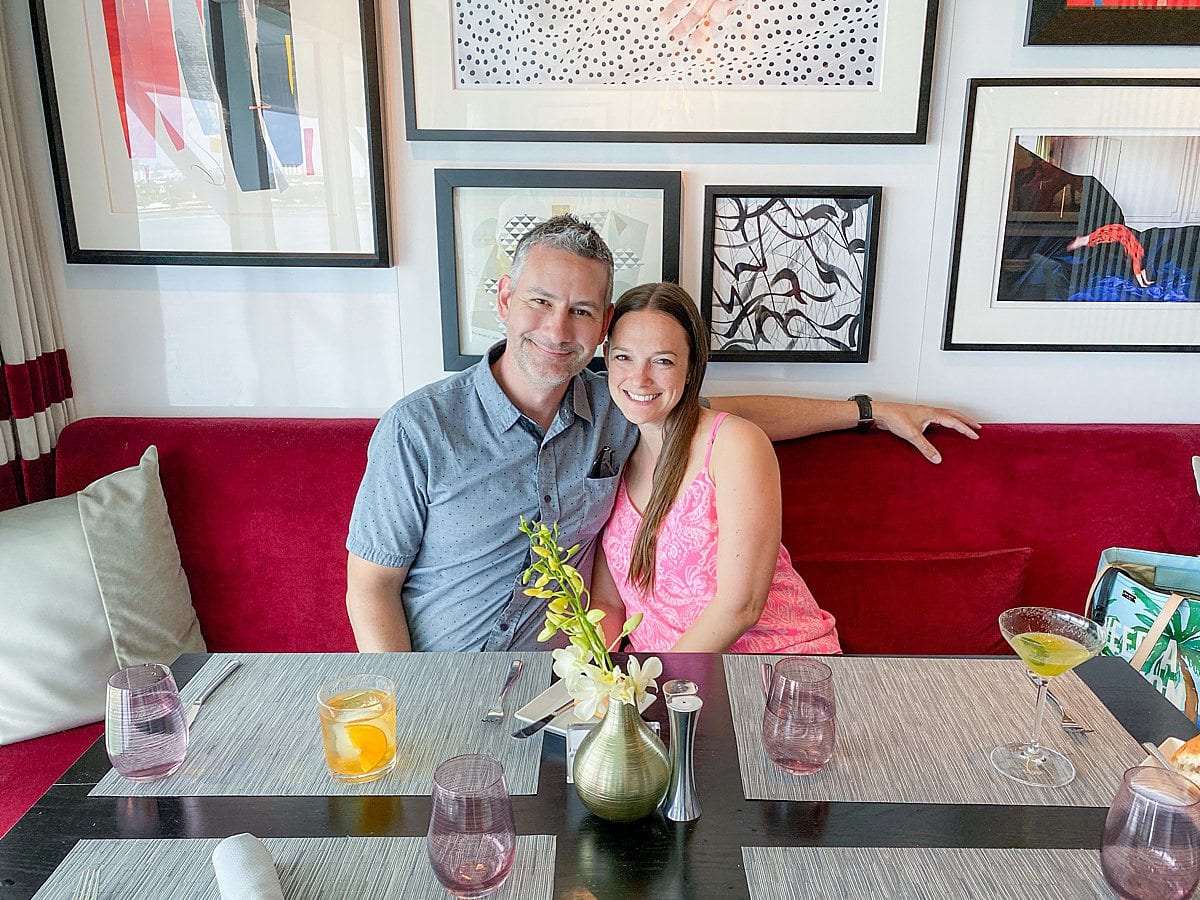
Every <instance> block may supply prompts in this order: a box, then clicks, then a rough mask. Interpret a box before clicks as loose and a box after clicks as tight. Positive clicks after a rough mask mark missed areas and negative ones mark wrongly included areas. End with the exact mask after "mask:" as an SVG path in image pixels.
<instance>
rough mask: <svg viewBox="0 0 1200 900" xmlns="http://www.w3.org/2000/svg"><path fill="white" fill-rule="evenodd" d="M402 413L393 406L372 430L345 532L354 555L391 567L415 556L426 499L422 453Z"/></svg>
mask: <svg viewBox="0 0 1200 900" xmlns="http://www.w3.org/2000/svg"><path fill="white" fill-rule="evenodd" d="M401 419H402V415H401V413H400V412H399V411H398V410H397V408H396V407H392V408H391V409H389V410H388V411H387V412H386V413H384V415H383V417H382V418H381V419H380V420H379V424H378V425H377V426H376V427H375V433H374V434H372V435H371V443H370V445H369V446H368V447H367V470H366V472H365V473H363V480H362V484H360V485H359V487H358V495H357V496H356V497H355V499H354V512H353V513H352V514H351V516H350V534H349V536H348V537H347V538H346V549H347V550H349V551H350V552H351V553H353V554H354V555H355V556H358V557H361V558H362V559H365V560H367V561H368V562H373V563H376V564H377V565H381V566H388V567H390V568H393V569H406V568H408V567H410V566H411V565H412V562H413V560H414V559H416V556H417V552H418V551H419V550H420V549H421V539H422V538H423V537H424V534H425V514H426V510H427V508H428V504H429V491H428V485H429V464H428V459H427V454H425V453H423V452H421V449H420V448H419V447H415V446H413V443H412V441H411V440H410V439H409V436H408V435H407V434H406V433H405V429H404V427H403V425H402V423H401Z"/></svg>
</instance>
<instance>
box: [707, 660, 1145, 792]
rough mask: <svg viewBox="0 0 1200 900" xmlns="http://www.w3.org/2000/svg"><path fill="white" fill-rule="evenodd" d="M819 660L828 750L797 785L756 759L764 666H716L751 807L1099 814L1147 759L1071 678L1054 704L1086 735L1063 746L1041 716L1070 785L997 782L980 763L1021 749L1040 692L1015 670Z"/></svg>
mask: <svg viewBox="0 0 1200 900" xmlns="http://www.w3.org/2000/svg"><path fill="white" fill-rule="evenodd" d="M775 659H778V657H776V658H775ZM823 659H824V661H825V662H827V663H828V664H829V666H830V668H832V669H833V681H834V689H835V692H836V697H837V746H836V748H835V749H834V752H833V759H831V760H830V761H829V762H828V763H827V764H826V765H825V767H824V768H823V769H821V771H819V772H816V773H814V774H812V775H804V776H797V775H792V774H788V773H784V772H781V771H780V770H779V769H777V768H776V767H775V765H774V764H773V763H772V762H771V761H770V759H768V758H767V755H766V752H765V751H764V749H763V742H762V716H763V707H764V706H765V703H764V700H763V694H762V683H761V680H760V676H759V666H760V663H761V662H763V661H770V660H771V657H764V656H740V655H736V654H729V655H727V656H726V657H725V677H726V680H727V681H728V684H729V700H730V705H731V706H732V712H733V723H734V732H735V734H736V736H737V747H738V761H739V764H740V767H741V772H742V787H743V789H744V791H745V794H746V797H747V798H748V799H750V800H833V801H841V800H844V801H851V802H855V801H857V802H866V803H871V802H878V803H995V804H1015V805H1034V806H1108V805H1109V804H1110V803H1111V802H1112V798H1113V796H1114V795H1115V794H1116V792H1117V787H1118V786H1119V785H1120V783H1121V776H1122V774H1123V773H1124V772H1125V770H1126V769H1128V768H1129V767H1130V766H1134V765H1137V764H1138V763H1139V762H1140V761H1141V760H1142V759H1143V758H1144V756H1145V752H1144V751H1143V750H1142V748H1141V747H1140V746H1138V744H1137V742H1136V741H1134V739H1133V738H1132V737H1131V736H1130V735H1129V733H1128V732H1126V731H1125V729H1124V728H1122V727H1121V724H1120V723H1119V722H1117V720H1116V719H1115V718H1113V715H1112V713H1110V712H1109V711H1108V709H1107V708H1106V707H1105V706H1104V704H1103V703H1101V702H1100V700H1099V699H1098V698H1097V697H1096V695H1095V694H1093V693H1092V692H1091V691H1090V690H1089V689H1088V687H1087V685H1085V684H1084V683H1083V682H1082V681H1081V680H1080V679H1079V676H1077V675H1075V674H1074V673H1073V672H1068V673H1066V674H1064V675H1060V676H1059V677H1058V678H1056V679H1054V681H1053V682H1052V685H1051V686H1052V688H1053V690H1054V693H1055V694H1056V695H1057V696H1058V697H1059V698H1060V699H1061V700H1062V701H1063V702H1064V703H1065V704H1066V705H1067V708H1068V709H1069V710H1070V711H1071V714H1072V715H1073V716H1074V717H1075V718H1076V719H1079V720H1080V721H1082V722H1086V723H1087V724H1088V725H1089V726H1091V727H1092V728H1094V729H1095V732H1094V733H1093V734H1088V735H1077V736H1074V737H1072V736H1070V735H1067V734H1066V733H1065V732H1064V731H1063V730H1062V729H1061V728H1059V727H1058V724H1057V722H1058V720H1057V718H1056V717H1054V716H1052V715H1049V714H1048V715H1047V717H1046V719H1045V721H1043V724H1042V742H1043V743H1044V744H1045V745H1046V746H1048V747H1051V748H1053V749H1056V750H1058V751H1059V752H1060V753H1063V754H1064V755H1066V757H1067V758H1068V759H1070V760H1071V762H1073V763H1074V764H1075V769H1076V772H1077V775H1076V778H1075V781H1073V782H1072V783H1071V784H1069V785H1067V786H1066V787H1062V788H1053V789H1050V788H1037V787H1031V786H1029V785H1024V784H1020V783H1019V782H1016V781H1013V780H1011V779H1009V778H1005V777H1004V776H1002V775H1000V774H999V773H998V772H996V770H995V769H993V768H992V764H991V761H990V759H989V754H990V753H991V751H992V748H993V747H994V746H995V745H996V744H999V743H1005V742H1008V741H1023V740H1026V739H1027V738H1028V737H1029V732H1030V730H1031V728H1032V726H1033V707H1034V701H1035V700H1036V699H1037V693H1036V692H1035V691H1034V688H1033V685H1032V684H1031V683H1030V682H1029V680H1028V678H1027V677H1026V675H1025V667H1024V666H1023V665H1022V664H1021V663H1020V662H1019V661H1017V660H1007V659H919V658H888V657H847V658H843V657H823Z"/></svg>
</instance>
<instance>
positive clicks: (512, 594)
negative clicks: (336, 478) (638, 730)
mask: <svg viewBox="0 0 1200 900" xmlns="http://www.w3.org/2000/svg"><path fill="white" fill-rule="evenodd" d="M502 350H503V344H500V345H498V346H496V347H493V348H492V350H491V351H489V353H488V354H487V355H485V356H484V358H483V359H482V360H481V361H480V362H479V363H478V364H477V365H475V366H473V367H472V368H470V369H468V370H467V371H465V372H461V373H459V374H457V375H452V376H451V377H449V378H446V379H444V380H442V381H439V382H437V383H436V384H431V385H428V386H426V387H424V388H422V389H420V390H418V391H416V392H414V393H412V394H410V395H409V396H407V397H405V398H404V399H402V400H400V401H399V402H398V403H396V404H395V405H394V406H393V407H392V408H391V409H389V410H388V411H387V412H386V413H384V415H383V417H382V418H381V419H380V420H379V425H378V426H377V427H376V429H375V433H374V435H373V436H372V437H371V443H370V447H369V448H368V451H367V470H366V474H365V475H364V476H363V480H362V484H361V486H360V487H359V489H358V496H357V498H356V500H355V503H354V512H353V515H352V517H351V520H350V534H349V537H348V539H347V541H346V549H348V550H349V551H350V552H351V553H353V554H354V555H355V556H359V557H361V558H363V559H365V560H368V561H369V562H373V563H377V564H379V565H383V566H390V567H392V568H407V569H408V577H407V579H406V580H405V583H404V588H403V591H402V597H403V602H404V612H405V615H406V617H407V619H408V629H409V634H410V635H411V638H412V646H413V649H414V650H507V649H510V648H513V647H524V646H530V645H532V644H533V643H534V637H535V636H536V635H537V633H538V631H540V630H541V626H542V619H543V615H544V608H543V606H544V601H542V600H536V599H533V598H530V597H526V596H525V595H524V593H523V587H524V586H523V585H521V584H520V578H521V573H522V572H523V571H524V570H525V568H526V567H527V566H528V564H529V543H528V540H527V539H526V537H525V535H523V534H521V532H520V531H518V530H517V524H518V520H519V517H520V516H524V517H525V518H526V519H530V520H533V519H538V520H541V521H543V522H545V523H547V524H550V523H552V522H558V523H559V527H560V530H561V536H560V539H561V541H562V543H563V546H570V545H572V544H575V543H579V544H581V545H582V548H581V550H580V553H579V555H578V557H577V558H576V560H575V561H574V562H575V564H576V565H577V567H578V568H579V570H580V571H581V572H582V573H583V574H584V577H585V578H588V579H589V580H590V577H591V570H592V559H593V556H594V553H595V542H596V539H597V536H598V534H599V532H600V530H601V528H603V526H604V523H605V521H607V519H608V514H609V512H610V510H611V508H612V504H613V500H614V498H615V496H616V490H617V483H618V479H619V478H620V475H619V471H620V467H621V464H622V463H623V462H624V461H625V460H626V459H627V458H628V457H629V454H630V453H631V452H632V450H633V447H634V445H635V444H636V442H637V429H636V428H634V427H633V426H632V425H630V424H629V422H628V421H626V419H625V418H624V416H622V415H621V413H620V411H619V410H618V409H617V408H616V406H615V405H614V404H613V402H612V398H611V397H610V396H609V393H608V385H607V383H606V381H605V379H604V378H603V377H602V376H598V375H596V374H594V373H592V372H588V371H584V372H582V373H581V374H579V375H577V376H576V377H575V378H574V379H573V380H572V381H571V383H570V385H568V388H567V392H566V395H565V396H564V398H563V402H562V404H561V405H560V407H559V409H558V413H557V414H556V415H555V417H554V420H553V422H552V423H551V424H550V428H549V430H548V431H546V432H545V433H544V434H543V432H542V430H541V428H539V427H538V425H537V424H536V423H534V422H533V421H532V420H530V419H528V418H527V417H526V416H524V415H523V414H522V413H521V412H520V411H519V410H518V409H517V408H516V406H514V405H513V403H512V401H511V400H509V399H508V396H507V395H506V394H505V393H504V391H503V390H501V388H500V385H499V384H498V383H497V382H496V378H495V376H494V375H493V374H492V370H491V366H490V362H491V361H494V360H495V359H497V358H498V356H499V353H500V352H501V351H502ZM605 447H609V448H611V449H612V457H613V461H614V467H613V471H614V472H616V473H618V474H613V475H610V476H608V477H603V478H589V477H588V475H589V472H591V470H592V466H593V463H594V462H595V460H596V459H597V457H598V456H599V455H600V453H601V450H602V449H603V448H605Z"/></svg>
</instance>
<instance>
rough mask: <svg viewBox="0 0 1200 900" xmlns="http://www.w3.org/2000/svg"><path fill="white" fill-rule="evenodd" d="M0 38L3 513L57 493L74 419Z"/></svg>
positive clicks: (0, 447) (0, 454)
mask: <svg viewBox="0 0 1200 900" xmlns="http://www.w3.org/2000/svg"><path fill="white" fill-rule="evenodd" d="M18 121H20V120H19V118H18V116H17V106H16V102H15V99H14V95H13V88H12V71H11V68H10V58H9V53H8V50H7V47H6V46H5V44H4V42H3V40H0V122H5V123H8V124H7V125H6V126H5V127H4V128H0V231H2V232H3V241H2V242H0V509H8V508H10V507H13V506H18V505H20V504H22V503H31V502H33V501H35V500H44V499H46V498H47V497H53V496H54V447H55V445H56V444H57V443H58V434H59V432H60V431H62V429H63V428H64V427H65V426H66V424H67V423H68V422H70V421H71V419H73V418H74V402H73V401H72V399H71V374H70V371H69V370H68V368H67V354H66V351H65V350H64V349H63V340H62V325H61V323H60V322H59V318H58V309H57V307H56V305H55V303H54V297H53V295H52V293H51V284H50V278H49V275H48V272H49V270H48V267H47V260H46V248H45V246H44V245H43V241H42V235H43V231H42V229H41V227H40V221H39V218H38V216H37V210H36V207H35V204H34V198H33V194H32V192H31V190H30V187H29V176H28V172H27V171H26V166H25V158H24V155H23V153H22V149H21V144H20V139H19V135H18V133H17V129H16V128H15V127H13V126H14V123H16V122H18Z"/></svg>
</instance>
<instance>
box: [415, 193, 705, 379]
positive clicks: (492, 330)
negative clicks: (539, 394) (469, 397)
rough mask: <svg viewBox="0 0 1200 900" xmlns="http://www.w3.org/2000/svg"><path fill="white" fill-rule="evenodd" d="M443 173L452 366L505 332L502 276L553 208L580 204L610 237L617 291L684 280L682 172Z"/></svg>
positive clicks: (441, 265) (445, 324)
mask: <svg viewBox="0 0 1200 900" xmlns="http://www.w3.org/2000/svg"><path fill="white" fill-rule="evenodd" d="M433 181H434V194H435V202H436V204H437V239H438V272H439V278H440V284H441V295H442V358H443V361H444V365H445V367H446V369H447V370H448V371H456V370H459V369H465V368H467V367H468V366H470V365H471V364H473V363H475V362H477V361H478V360H479V359H480V357H481V356H482V355H483V354H484V353H485V352H486V351H487V349H488V347H490V346H491V345H492V344H494V343H495V342H496V341H498V340H500V339H501V338H503V337H504V325H503V323H501V322H500V319H499V318H498V317H497V315H496V290H497V287H498V286H499V283H500V279H501V278H503V277H504V276H505V275H507V274H508V272H509V268H510V266H511V265H512V254H513V251H514V250H516V247H517V242H518V241H519V240H520V239H521V238H522V237H523V236H524V234H525V232H527V231H528V230H529V229H530V228H532V227H533V226H534V225H536V224H538V223H539V222H543V221H545V220H546V219H549V218H550V217H551V216H557V215H561V214H563V213H571V214H572V215H575V216H577V217H579V218H580V219H583V220H584V221H586V222H589V223H590V224H591V225H592V226H593V227H594V228H595V229H596V231H597V232H599V233H600V236H601V237H603V238H604V240H605V242H607V244H608V246H609V249H610V250H612V253H613V259H614V273H613V298H614V299H616V298H617V297H619V296H620V295H621V294H622V293H623V292H624V291H626V290H628V289H629V288H631V287H634V286H636V285H639V284H643V283H645V282H648V281H677V280H678V279H679V216H680V191H681V186H682V179H681V176H680V173H679V172H643V171H625V172H620V171H582V172H574V171H566V170H559V169H554V170H542V169H434V172H433Z"/></svg>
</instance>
